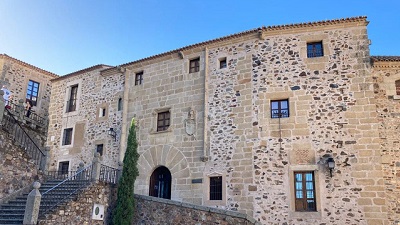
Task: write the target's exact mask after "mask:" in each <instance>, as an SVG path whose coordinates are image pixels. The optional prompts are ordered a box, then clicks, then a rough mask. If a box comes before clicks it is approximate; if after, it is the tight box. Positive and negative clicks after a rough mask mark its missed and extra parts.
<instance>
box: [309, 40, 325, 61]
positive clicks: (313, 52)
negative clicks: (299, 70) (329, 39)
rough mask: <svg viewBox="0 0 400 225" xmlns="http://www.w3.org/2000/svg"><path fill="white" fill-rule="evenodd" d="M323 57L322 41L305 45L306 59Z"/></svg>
mask: <svg viewBox="0 0 400 225" xmlns="http://www.w3.org/2000/svg"><path fill="white" fill-rule="evenodd" d="M321 56H324V51H323V48H322V41H320V42H312V43H307V58H314V57H321Z"/></svg>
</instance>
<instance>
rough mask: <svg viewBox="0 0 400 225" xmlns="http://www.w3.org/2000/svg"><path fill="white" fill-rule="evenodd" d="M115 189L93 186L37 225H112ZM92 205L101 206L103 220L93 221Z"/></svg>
mask: <svg viewBox="0 0 400 225" xmlns="http://www.w3.org/2000/svg"><path fill="white" fill-rule="evenodd" d="M115 193H116V188H115V187H114V186H111V185H108V184H104V183H101V182H100V183H98V184H93V185H91V186H90V187H89V188H87V189H86V190H84V191H83V192H81V193H80V194H79V196H78V197H77V198H76V199H74V200H73V201H70V202H68V203H67V204H66V205H64V206H62V207H60V208H59V209H57V210H56V211H55V212H54V213H52V214H50V215H48V216H47V217H46V218H40V219H39V220H38V224H40V225H52V224H54V225H59V224H65V225H77V224H84V225H86V224H87V225H89V224H90V225H101V224H112V223H111V217H110V213H111V211H112V207H110V205H112V203H113V202H115V199H116V195H115ZM94 204H97V205H102V206H104V209H105V211H104V212H105V214H104V219H103V220H97V219H93V218H92V215H93V210H94Z"/></svg>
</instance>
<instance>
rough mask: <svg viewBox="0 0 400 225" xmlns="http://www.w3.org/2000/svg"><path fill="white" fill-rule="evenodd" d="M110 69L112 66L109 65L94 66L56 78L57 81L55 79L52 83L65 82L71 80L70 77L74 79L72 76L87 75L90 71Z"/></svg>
mask: <svg viewBox="0 0 400 225" xmlns="http://www.w3.org/2000/svg"><path fill="white" fill-rule="evenodd" d="M104 67H107V68H104ZM110 67H111V68H112V66H109V65H104V64H97V65H94V66H91V67H88V68H85V69H82V70H78V71H75V72H73V73H69V74H66V75H64V76H61V77H58V78H56V79H53V80H51V81H58V80H63V79H65V78H69V77H72V76H74V75H79V74H82V73H87V72H90V71H93V70H97V69H108V68H110Z"/></svg>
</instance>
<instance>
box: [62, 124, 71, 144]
mask: <svg viewBox="0 0 400 225" xmlns="http://www.w3.org/2000/svg"><path fill="white" fill-rule="evenodd" d="M71 143H72V128H67V129H64V135H63V140H62V145H70V144H71Z"/></svg>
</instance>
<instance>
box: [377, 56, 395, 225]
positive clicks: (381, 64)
mask: <svg viewBox="0 0 400 225" xmlns="http://www.w3.org/2000/svg"><path fill="white" fill-rule="evenodd" d="M386 60H387V59H384V60H382V61H379V59H378V61H376V62H374V63H373V69H372V75H373V81H374V93H375V98H376V105H377V116H378V119H379V122H380V124H379V136H380V154H382V174H381V176H382V178H383V183H384V188H385V194H386V207H385V208H384V209H380V208H376V207H371V208H370V209H369V211H370V212H371V213H380V212H382V211H383V212H385V211H386V209H387V212H388V217H389V221H390V222H391V223H393V224H397V223H399V222H400V152H399V149H400V137H399V132H400V96H399V95H397V94H396V87H395V81H396V80H400V58H399V59H397V61H392V62H391V60H388V61H386ZM374 195H375V193H374ZM394 222H397V223H394Z"/></svg>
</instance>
